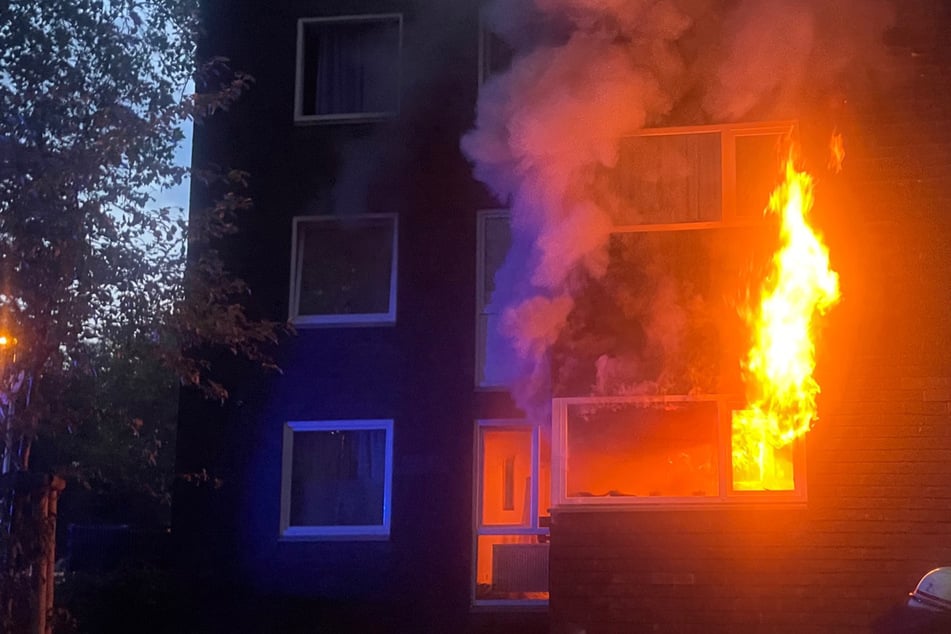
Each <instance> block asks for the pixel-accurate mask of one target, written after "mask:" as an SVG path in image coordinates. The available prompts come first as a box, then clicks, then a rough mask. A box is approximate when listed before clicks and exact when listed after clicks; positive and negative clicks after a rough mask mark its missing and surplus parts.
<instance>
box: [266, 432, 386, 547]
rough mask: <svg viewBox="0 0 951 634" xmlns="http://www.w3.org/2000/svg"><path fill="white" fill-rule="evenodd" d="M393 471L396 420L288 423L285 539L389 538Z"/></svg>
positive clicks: (283, 512)
mask: <svg viewBox="0 0 951 634" xmlns="http://www.w3.org/2000/svg"><path fill="white" fill-rule="evenodd" d="M392 472H393V421H392V420H345V421H339V420H338V421H334V420H331V421H294V422H289V423H287V424H286V425H285V427H284V451H283V460H282V476H281V536H282V537H283V538H285V539H301V540H307V539H353V540H357V539H386V538H387V537H389V534H390V495H391V481H392Z"/></svg>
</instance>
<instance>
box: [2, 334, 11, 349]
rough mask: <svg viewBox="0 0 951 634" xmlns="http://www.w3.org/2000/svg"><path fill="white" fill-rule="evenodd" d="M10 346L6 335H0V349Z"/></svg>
mask: <svg viewBox="0 0 951 634" xmlns="http://www.w3.org/2000/svg"><path fill="white" fill-rule="evenodd" d="M8 345H10V338H9V337H7V336H6V335H0V347H6V346H8Z"/></svg>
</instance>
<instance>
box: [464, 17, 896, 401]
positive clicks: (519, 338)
mask: <svg viewBox="0 0 951 634" xmlns="http://www.w3.org/2000/svg"><path fill="white" fill-rule="evenodd" d="M891 17H892V11H891V8H890V6H889V4H888V2H887V0H681V1H677V0H495V2H493V3H491V4H490V5H489V6H488V7H487V10H486V12H485V19H486V21H487V22H488V26H489V28H490V29H491V30H493V31H494V32H496V33H498V34H499V35H500V37H502V38H503V39H505V40H506V41H507V43H508V44H509V45H510V46H511V47H512V48H513V49H514V51H515V57H514V61H513V63H512V65H511V67H510V69H509V70H508V71H507V72H505V73H503V74H500V75H497V76H494V77H492V78H490V79H489V80H488V82H487V83H486V84H485V85H484V86H483V88H482V91H481V93H480V99H479V103H478V112H477V119H476V125H475V128H474V129H473V130H471V131H470V132H469V133H468V134H466V135H465V136H464V137H463V139H462V149H463V151H464V152H465V154H466V156H467V157H468V158H469V159H470V160H471V162H472V163H473V169H474V173H475V176H476V177H477V178H478V179H479V180H481V181H482V182H484V183H485V184H486V185H487V186H488V187H489V189H490V190H491V191H492V192H493V193H494V195H495V196H496V197H497V198H498V199H499V201H500V202H502V203H503V204H505V205H507V206H508V207H509V209H510V213H511V222H512V234H513V247H512V250H511V252H510V254H509V257H508V259H507V261H506V263H505V265H504V266H503V267H502V270H501V271H500V272H499V274H498V276H497V278H496V289H497V290H496V293H495V295H494V297H493V304H494V305H495V306H496V307H497V308H499V309H501V311H502V320H501V324H502V325H501V330H502V332H503V334H504V335H505V336H506V337H507V338H508V345H506V346H505V350H504V351H503V350H497V351H494V354H496V355H498V354H502V353H505V354H508V355H509V358H508V362H507V365H508V367H509V370H510V374H511V376H510V383H511V387H512V388H513V393H514V395H515V398H516V401H517V402H518V404H519V405H520V406H521V407H522V408H523V409H525V410H526V411H527V412H528V413H529V415H530V416H541V417H543V416H545V407H546V405H545V399H546V397H547V393H548V389H549V386H548V384H547V376H548V371H549V367H548V366H549V352H550V349H551V346H552V345H553V344H554V343H555V341H556V340H557V339H558V337H559V334H560V333H561V332H562V329H563V328H564V327H565V324H566V320H567V319H568V316H569V314H570V313H571V311H572V308H573V306H574V302H575V299H576V298H577V297H578V296H579V293H581V291H582V290H583V289H584V287H585V285H586V284H587V283H589V282H590V281H591V280H597V279H599V278H600V277H601V276H602V275H604V273H605V271H606V269H607V264H608V256H607V247H608V243H609V238H610V235H611V231H612V227H613V226H614V224H616V222H619V219H620V218H621V216H622V214H623V212H624V211H625V210H623V209H621V208H620V207H619V204H620V203H619V202H618V201H619V200H620V198H619V196H617V195H616V194H615V193H613V192H612V191H611V187H610V184H609V183H606V182H605V180H604V179H603V178H601V177H600V176H599V175H602V174H603V173H604V170H606V169H608V170H609V169H610V168H612V167H614V166H615V165H616V164H617V161H618V156H619V147H620V141H621V139H622V138H623V137H625V136H629V135H631V134H632V133H635V132H637V131H638V130H640V129H642V128H644V127H647V126H659V125H678V124H699V123H709V122H724V121H733V120H739V119H743V118H745V117H755V118H766V117H776V116H789V115H791V114H793V115H794V114H796V112H795V107H796V106H797V104H801V103H802V102H803V100H809V101H814V100H815V99H817V98H818V97H819V96H821V95H822V94H823V93H826V92H828V91H831V90H833V89H835V90H840V89H841V88H842V86H843V85H842V82H844V81H846V80H847V79H848V80H850V81H851V80H854V79H855V78H862V79H864V78H866V77H867V76H868V75H869V74H870V73H873V72H874V71H875V69H876V68H879V69H880V68H883V67H884V60H885V55H886V53H885V48H884V44H883V43H882V37H883V34H884V32H885V30H886V29H887V28H888V27H889V25H890V20H891ZM660 299H661V300H662V301H655V302H653V304H654V305H656V306H657V310H658V314H656V315H653V316H651V317H649V318H647V319H646V325H645V332H647V334H648V335H649V336H653V335H656V336H657V337H659V339H660V340H659V341H658V342H656V345H657V346H660V348H662V349H664V350H669V351H671V352H672V353H673V352H675V351H676V350H677V349H678V347H679V345H680V344H679V343H678V341H677V333H676V328H675V326H676V325H677V324H679V323H682V321H683V318H682V313H683V309H682V308H681V307H679V306H677V303H676V301H674V299H675V298H674V296H673V295H670V294H669V293H668V294H667V295H665V296H664V297H662V298H660ZM632 365H636V360H623V359H612V358H609V357H602V358H601V359H600V360H599V361H598V367H597V376H598V382H599V383H603V385H602V387H604V386H606V385H609V384H611V383H612V382H613V381H615V378H616V376H617V375H618V373H619V372H620V369H621V368H623V367H631V366H632ZM620 373H621V374H624V373H623V372H620Z"/></svg>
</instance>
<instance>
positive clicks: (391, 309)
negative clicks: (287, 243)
mask: <svg viewBox="0 0 951 634" xmlns="http://www.w3.org/2000/svg"><path fill="white" fill-rule="evenodd" d="M380 219H391V220H392V221H393V253H392V256H391V262H390V280H389V305H388V308H387V310H386V312H382V313H349V314H327V315H302V314H300V311H299V307H300V281H301V269H302V267H301V258H303V256H304V253H305V252H306V247H305V248H304V249H301V248H300V238H301V236H300V235H299V231H298V228H299V226H300V225H301V224H303V223H319V222H326V223H331V222H335V223H339V222H348V221H355V222H359V221H361V220H380ZM399 242H400V241H399V217H398V216H397V214H360V215H353V216H336V215H331V216H295V217H294V219H293V226H292V229H291V269H290V271H291V283H290V297H289V299H288V320H289V321H290V322H291V323H292V324H294V325H295V326H304V327H321V326H378V325H391V324H395V323H396V290H397V279H398V277H399V276H398V268H397V267H398V263H399Z"/></svg>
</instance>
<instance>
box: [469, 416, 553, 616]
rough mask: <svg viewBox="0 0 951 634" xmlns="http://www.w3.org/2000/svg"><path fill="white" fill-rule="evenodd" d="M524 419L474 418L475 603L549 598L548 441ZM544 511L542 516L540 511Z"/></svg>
mask: <svg viewBox="0 0 951 634" xmlns="http://www.w3.org/2000/svg"><path fill="white" fill-rule="evenodd" d="M541 432H542V430H541V429H540V427H539V426H538V425H533V424H531V423H527V422H526V421H523V420H483V421H478V422H477V423H476V438H475V447H476V458H475V466H474V471H475V474H474V483H475V486H474V491H473V507H474V508H473V517H474V535H475V539H474V543H473V568H474V569H473V586H472V600H473V605H475V606H493V605H526V606H530V605H545V604H546V603H547V602H548V535H549V529H548V522H547V520H548V517H547V509H548V507H549V500H550V497H551V496H550V492H549V491H550V489H549V483H550V476H551V468H550V462H549V460H548V456H549V455H550V451H549V448H548V442H547V440H546V439H545V438H544V437H543V434H542V433H541ZM542 512H545V515H544V516H542V515H541V513H542Z"/></svg>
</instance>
